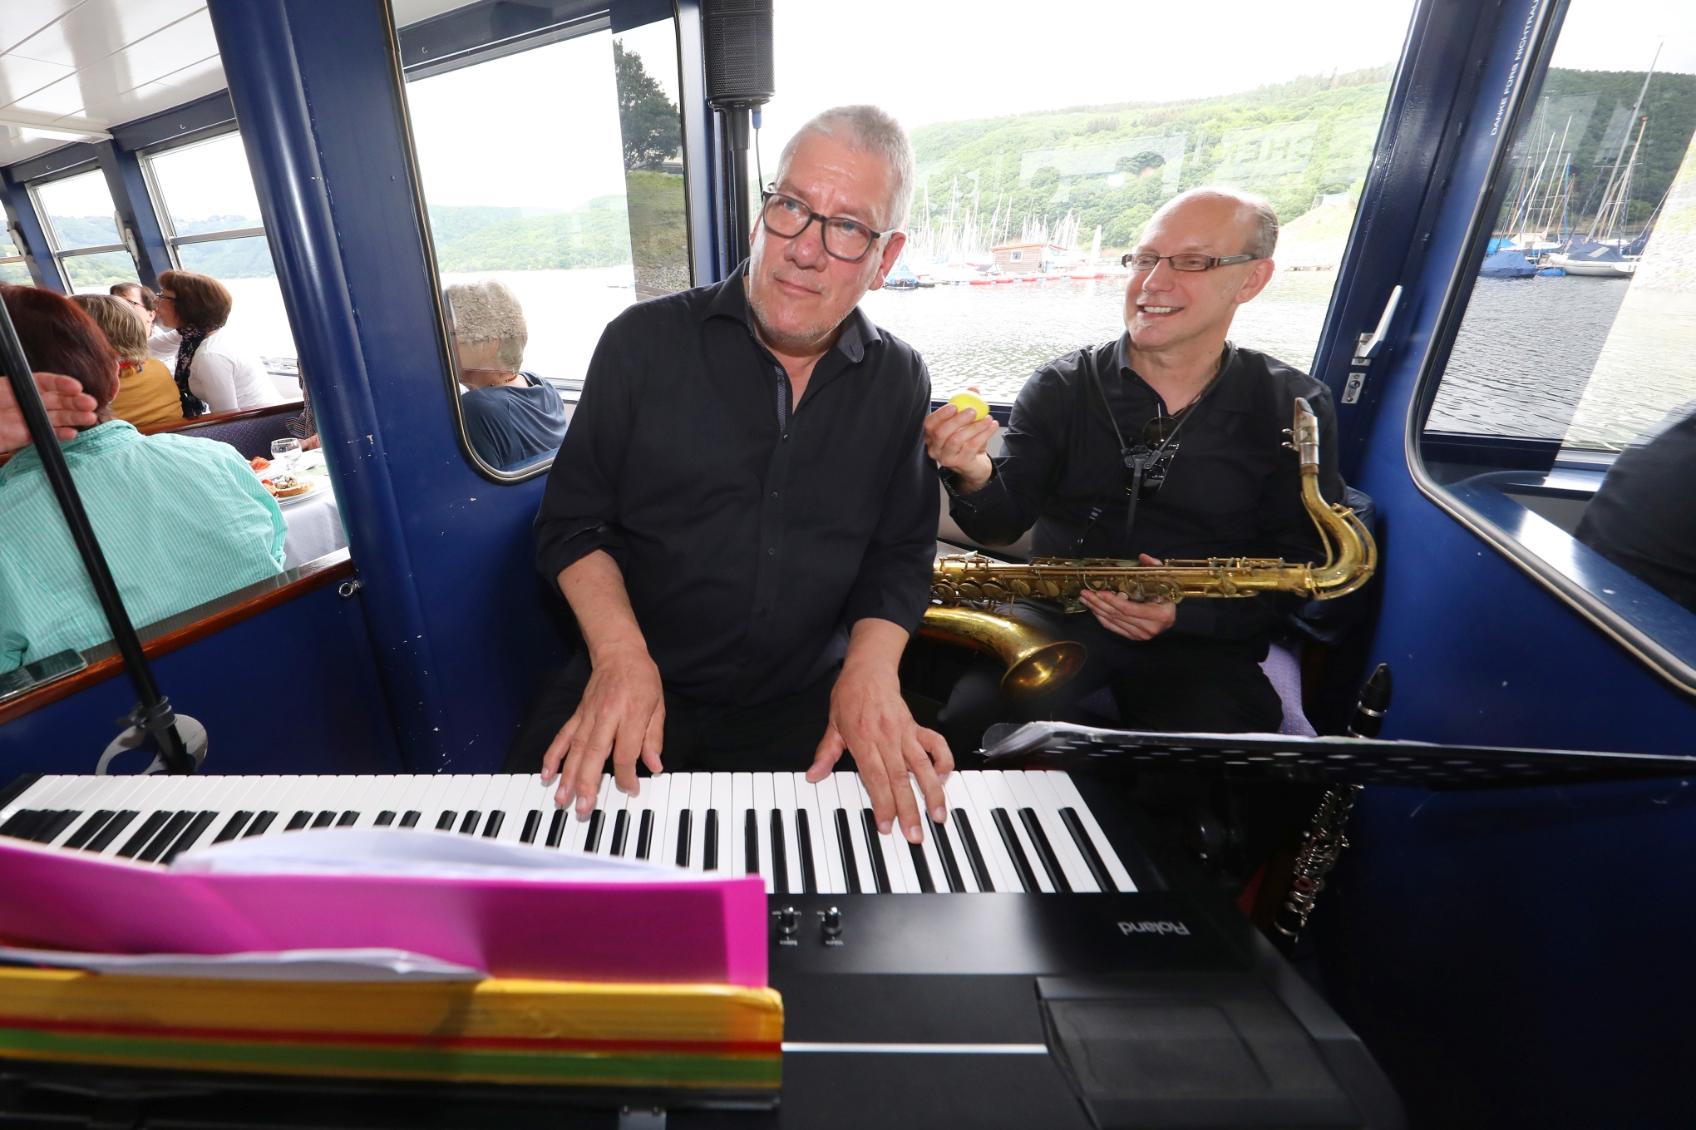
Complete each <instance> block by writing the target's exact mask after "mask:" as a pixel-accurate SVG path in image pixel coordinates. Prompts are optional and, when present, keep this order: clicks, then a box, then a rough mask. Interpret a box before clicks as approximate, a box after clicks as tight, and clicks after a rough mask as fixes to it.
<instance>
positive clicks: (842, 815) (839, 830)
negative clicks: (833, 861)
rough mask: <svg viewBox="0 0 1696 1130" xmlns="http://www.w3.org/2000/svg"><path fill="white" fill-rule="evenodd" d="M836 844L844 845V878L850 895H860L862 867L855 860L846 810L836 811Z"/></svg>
mask: <svg viewBox="0 0 1696 1130" xmlns="http://www.w3.org/2000/svg"><path fill="white" fill-rule="evenodd" d="M836 842H837V843H838V844H840V845H842V878H843V881H844V882H845V883H846V884H847V887H848V893H849V894H854V895H857V894H859V893H860V867H859V864H858V863H857V862H856V861H855V859H854V840H853V838H852V837H850V836H849V834H848V813H847V811H846V810H845V809H841V808H839V809H837V810H836Z"/></svg>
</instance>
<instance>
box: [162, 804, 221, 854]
mask: <svg viewBox="0 0 1696 1130" xmlns="http://www.w3.org/2000/svg"><path fill="white" fill-rule="evenodd" d="M216 819H218V814H217V813H216V812H197V813H195V814H194V817H193V819H191V820H190V821H189V822H188V827H186V828H184V829H183V831H182V834H181V835H180V836H178V837H177V838H176V840H175V841H174V842H172V844H171V846H170V847H168V848H166V849H165V854H164V855H162V856H160V857H159V862H160V863H169V862H171V860H173V859H175V858H177V856H179V855H181V854H182V853H183V852H185V851H187V850H188V849H189V848H191V847H193V846H194V845H195V842H196V841H197V840H199V839H200V837H201V836H203V835H205V834H206V829H208V828H210V827H211V826H212V821H214V820H216Z"/></svg>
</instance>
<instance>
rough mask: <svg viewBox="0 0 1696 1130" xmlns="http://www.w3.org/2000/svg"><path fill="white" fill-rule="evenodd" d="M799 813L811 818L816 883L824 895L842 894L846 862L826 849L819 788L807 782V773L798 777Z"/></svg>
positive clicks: (811, 842) (797, 774) (808, 833)
mask: <svg viewBox="0 0 1696 1130" xmlns="http://www.w3.org/2000/svg"><path fill="white" fill-rule="evenodd" d="M794 779H795V783H794V788H795V811H796V812H797V813H801V812H804V813H806V814H807V842H808V843H809V844H811V845H812V849H813V882H814V884H815V889H816V890H817V891H818V893H820V894H825V895H835V894H841V893H842V892H843V890H845V889H846V888H844V887H843V886H842V861H841V860H840V859H835V858H832V854H831V852H832V849H831V848H830V847H827V846H826V840H825V821H824V818H823V815H822V814H821V813H820V812H819V790H818V786H817V785H814V784H813V783H812V782H811V781H809V780H807V774H806V773H805V772H801V773H796V774H794Z"/></svg>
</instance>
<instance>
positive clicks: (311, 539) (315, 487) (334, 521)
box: [255, 451, 347, 569]
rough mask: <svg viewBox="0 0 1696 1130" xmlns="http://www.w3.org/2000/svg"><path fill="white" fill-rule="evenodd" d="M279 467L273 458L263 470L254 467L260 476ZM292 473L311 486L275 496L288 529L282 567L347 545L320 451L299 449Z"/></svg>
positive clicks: (268, 475)
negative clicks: (289, 495)
mask: <svg viewBox="0 0 1696 1130" xmlns="http://www.w3.org/2000/svg"><path fill="white" fill-rule="evenodd" d="M281 470H282V468H281V467H280V466H279V465H278V464H277V463H276V462H273V463H272V464H271V466H270V467H268V468H266V469H264V470H256V471H255V473H256V474H258V475H259V476H260V478H268V477H270V476H272V475H275V474H278V473H280V472H281ZM293 474H294V476H295V478H297V479H299V480H301V481H302V482H305V483H310V484H311V486H312V489H311V490H310V491H308V492H307V493H306V494H302V495H296V496H295V497H293V498H279V499H277V505H278V506H279V507H281V508H282V511H283V521H284V522H285V523H286V524H287V525H288V532H287V534H286V535H285V536H284V539H283V568H285V569H293V568H295V567H297V566H300V565H305V564H306V563H308V562H310V561H316V560H318V558H320V557H323V556H325V555H327V554H330V553H334V552H335V551H336V550H338V549H342V548H343V547H345V546H346V545H347V531H346V530H345V529H344V528H343V527H342V512H341V508H340V507H339V506H338V505H337V504H336V492H335V491H334V490H333V489H331V486H330V475H329V468H328V467H327V466H326V465H325V462H324V453H323V452H322V451H303V452H301V454H300V455H299V456H298V459H297V462H296V463H295V466H294V470H293Z"/></svg>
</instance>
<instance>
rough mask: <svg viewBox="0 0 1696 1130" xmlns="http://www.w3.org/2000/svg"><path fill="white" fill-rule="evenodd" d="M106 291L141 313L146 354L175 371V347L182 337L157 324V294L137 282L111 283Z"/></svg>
mask: <svg viewBox="0 0 1696 1130" xmlns="http://www.w3.org/2000/svg"><path fill="white" fill-rule="evenodd" d="M106 293H107V294H110V295H112V296H113V297H115V298H122V299H123V300H124V301H125V302H128V303H129V304H130V306H131V308H132V309H134V310H135V312H136V313H138V314H140V315H141V319H142V321H144V322H146V323H147V355H148V356H149V357H151V358H153V359H154V360H155V361H159V362H161V363H163V364H164V366H165V368H166V370H167V371H169V372H173V373H174V372H176V369H177V347H178V346H179V345H181V344H182V341H183V339H182V335H181V334H179V333H177V331H176V330H173V329H168V328H166V327H165V326H162V325H160V324H159V321H158V306H159V296H158V295H156V294H154V293H153V291H152V290H151V289H149V288H148V287H145V286H142V285H141V284H140V283H138V282H132V283H113V284H112V286H111V287H110V288H108V290H107V291H106Z"/></svg>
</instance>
